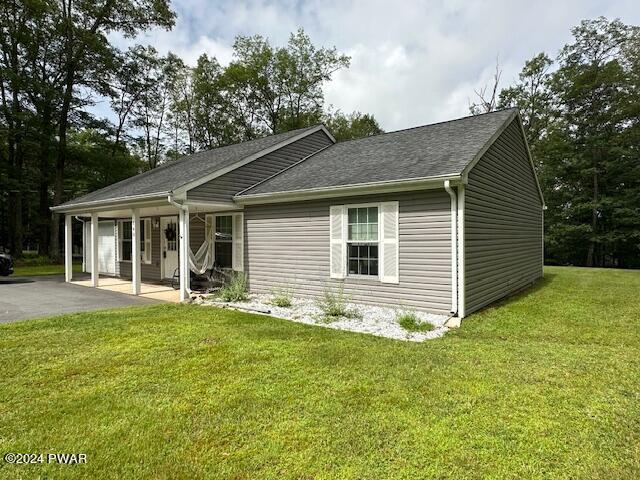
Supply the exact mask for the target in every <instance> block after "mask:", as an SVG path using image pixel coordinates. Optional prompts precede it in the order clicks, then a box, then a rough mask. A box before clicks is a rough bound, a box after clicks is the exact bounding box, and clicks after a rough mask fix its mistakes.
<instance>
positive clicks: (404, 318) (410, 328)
mask: <svg viewBox="0 0 640 480" xmlns="http://www.w3.org/2000/svg"><path fill="white" fill-rule="evenodd" d="M396 322H398V324H400V326H401V327H402V328H404V329H405V330H406V331H407V332H428V331H430V330H433V325H431V324H430V323H429V322H423V321H422V320H420V319H419V318H418V316H417V315H416V312H412V311H407V312H401V313H399V314H398V315H397V316H396Z"/></svg>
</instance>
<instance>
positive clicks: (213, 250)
mask: <svg viewBox="0 0 640 480" xmlns="http://www.w3.org/2000/svg"><path fill="white" fill-rule="evenodd" d="M218 217H231V241H220V242H219V243H230V244H231V267H222V268H225V269H228V270H231V269H233V249H234V248H235V247H234V239H233V220H234V218H233V212H229V213H215V214H213V224H212V225H211V235H212V237H213V242H212V245H213V249H212V251H211V254H212V255H213V259H214V261H215V255H216V243H217V242H218V241H217V240H216V223H217V218H218Z"/></svg>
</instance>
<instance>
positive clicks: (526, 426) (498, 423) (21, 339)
mask: <svg viewBox="0 0 640 480" xmlns="http://www.w3.org/2000/svg"><path fill="white" fill-rule="evenodd" d="M639 291H640V272H638V271H621V270H596V269H593V270H589V269H578V268H548V269H546V274H545V278H544V280H543V281H541V282H540V283H539V284H538V285H537V286H535V287H533V288H532V289H530V290H528V291H526V292H524V293H523V294H520V295H519V296H517V297H515V298H513V299H510V300H507V301H504V302H503V303H501V304H499V305H496V306H494V307H491V308H488V309H486V310H484V311H482V312H481V313H478V314H475V315H472V316H470V317H468V318H467V319H466V320H465V321H464V322H463V324H462V327H461V328H460V329H458V330H454V331H451V332H449V333H448V334H446V335H445V336H444V337H443V338H441V339H438V340H432V341H428V342H425V343H410V342H400V341H394V340H388V339H384V338H378V337H374V336H369V335H362V334H356V333H349V332H342V331H336V330H333V329H326V328H320V327H314V326H308V325H304V324H299V323H294V322H287V321H284V320H278V319H275V318H271V317H267V316H261V315H252V314H247V313H240V312H235V311H228V310H224V309H215V308H203V307H200V306H187V305H159V306H150V307H142V308H140V307H136V308H129V309H120V310H114V311H105V312H100V313H90V314H87V313H83V314H76V315H67V316H63V317H57V318H52V319H47V320H36V321H25V322H18V323H13V324H6V325H2V326H0V352H2V354H1V355H0V418H1V419H2V420H1V421H0V452H3V453H4V452H68V453H72V452H78V453H87V455H88V463H87V464H86V465H77V466H74V467H64V466H57V465H46V464H45V465H8V464H6V463H3V462H2V461H1V460H0V478H34V477H41V478H60V477H64V478H96V479H100V478H124V479H134V478H135V479H138V478H160V479H168V478H172V479H174V478H176V479H177V478H185V479H187V478H188V479H192V478H193V479H199V478H213V479H229V478H233V479H253V478H260V479H276V478H277V479H289V478H296V479H297V478H305V479H307V478H308V479H311V478H314V479H328V478H335V479H356V478H357V479H382V478H398V479H400V478H402V479H413V478H455V479H469V478H513V479H519V478H527V479H529V478H539V479H543V478H545V479H546V478H564V479H569V478H573V479H577V478H585V479H593V478H595V479H610V478H616V479H637V478H640V382H639V381H638V379H639V378H640V304H639V302H638V301H637V298H638V292H639Z"/></svg>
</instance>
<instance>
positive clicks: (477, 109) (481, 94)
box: [469, 57, 502, 115]
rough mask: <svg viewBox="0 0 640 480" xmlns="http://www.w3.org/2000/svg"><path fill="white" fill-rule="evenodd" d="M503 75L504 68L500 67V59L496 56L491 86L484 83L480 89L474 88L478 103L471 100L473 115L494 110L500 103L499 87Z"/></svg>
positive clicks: (470, 109) (470, 108)
mask: <svg viewBox="0 0 640 480" xmlns="http://www.w3.org/2000/svg"><path fill="white" fill-rule="evenodd" d="M501 76H502V70H501V69H500V61H499V59H498V58H497V57H496V69H495V72H494V74H493V82H492V85H491V87H489V85H484V86H482V87H480V89H479V90H474V93H475V94H476V97H477V98H478V102H477V103H471V102H469V111H470V112H471V115H480V114H481V113H489V112H493V111H494V110H495V109H496V106H497V104H498V95H499V91H498V87H499V86H500V77H501Z"/></svg>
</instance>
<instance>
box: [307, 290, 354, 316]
mask: <svg viewBox="0 0 640 480" xmlns="http://www.w3.org/2000/svg"><path fill="white" fill-rule="evenodd" d="M348 300H349V298H348V297H347V295H345V293H344V287H343V286H342V285H340V286H339V287H338V288H337V289H336V290H335V291H332V290H331V289H330V288H329V287H326V288H325V289H324V293H323V295H322V297H321V298H320V299H319V300H318V308H319V309H320V310H321V311H322V314H323V318H324V320H325V321H334V320H337V319H338V318H340V317H346V318H360V317H361V316H362V315H361V314H360V312H358V311H357V310H356V309H355V308H349V306H348Z"/></svg>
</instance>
